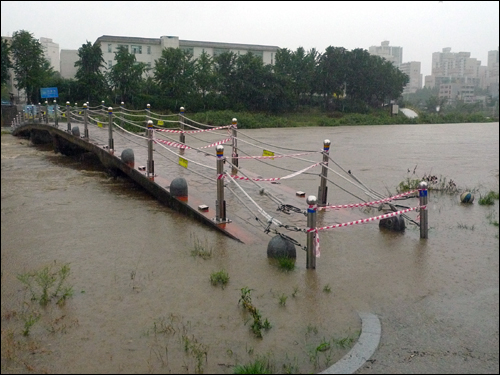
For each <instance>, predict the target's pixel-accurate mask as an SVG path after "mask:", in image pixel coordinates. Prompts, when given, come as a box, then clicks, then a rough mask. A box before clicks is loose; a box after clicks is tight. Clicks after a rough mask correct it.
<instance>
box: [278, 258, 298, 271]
mask: <svg viewBox="0 0 500 375" xmlns="http://www.w3.org/2000/svg"><path fill="white" fill-rule="evenodd" d="M276 259H277V261H278V266H279V268H280V269H281V270H283V271H293V270H294V269H295V258H291V257H288V256H281V257H278V258H276Z"/></svg>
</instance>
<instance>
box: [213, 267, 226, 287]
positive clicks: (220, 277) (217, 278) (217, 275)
mask: <svg viewBox="0 0 500 375" xmlns="http://www.w3.org/2000/svg"><path fill="white" fill-rule="evenodd" d="M210 282H211V283H212V285H214V286H216V285H218V284H221V285H222V289H224V286H225V285H226V284H227V283H228V282H229V274H228V273H227V272H226V271H225V270H220V271H218V272H212V274H211V275H210Z"/></svg>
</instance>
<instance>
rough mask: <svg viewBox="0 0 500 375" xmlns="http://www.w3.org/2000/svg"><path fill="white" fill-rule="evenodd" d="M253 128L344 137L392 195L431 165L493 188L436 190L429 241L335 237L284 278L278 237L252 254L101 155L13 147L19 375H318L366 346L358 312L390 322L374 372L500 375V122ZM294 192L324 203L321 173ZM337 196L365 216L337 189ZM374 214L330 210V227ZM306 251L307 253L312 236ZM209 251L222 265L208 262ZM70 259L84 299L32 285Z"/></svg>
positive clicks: (363, 234) (5, 153)
mask: <svg viewBox="0 0 500 375" xmlns="http://www.w3.org/2000/svg"><path fill="white" fill-rule="evenodd" d="M242 132H246V133H247V134H249V135H251V136H252V137H254V138H255V139H259V140H262V141H264V142H269V143H271V144H280V145H286V146H287V147H290V148H293V149H306V150H311V149H319V148H321V146H322V142H323V140H324V139H327V138H328V139H330V140H331V141H332V147H331V155H332V157H333V158H334V159H335V160H336V161H337V162H338V163H339V165H341V166H343V167H344V168H345V169H350V170H351V171H352V173H353V174H355V175H356V177H358V178H359V179H360V180H362V181H363V182H364V183H365V184H366V185H367V186H369V187H370V188H372V189H374V190H376V191H379V192H381V193H383V194H384V195H386V196H388V194H393V193H395V192H396V186H397V184H398V183H399V182H400V181H401V180H403V179H404V178H406V177H412V176H413V173H412V172H413V170H414V169H415V168H416V174H417V175H419V176H422V175H423V174H424V173H432V174H434V175H437V176H438V177H441V176H443V177H446V178H447V179H450V178H451V179H453V180H454V182H455V183H456V184H457V186H458V187H459V188H462V189H465V188H468V189H476V193H475V195H476V201H475V202H474V204H473V205H463V204H460V203H459V200H458V196H457V195H448V194H441V193H431V194H430V197H429V201H430V204H429V225H430V231H429V239H428V240H421V239H420V238H419V230H418V228H416V227H415V226H413V225H411V224H407V226H408V227H407V230H406V231H405V232H404V233H392V232H387V231H381V230H380V229H379V227H378V223H369V224H364V225H359V226H353V227H349V228H341V229H335V230H331V231H324V232H320V235H319V236H320V244H321V257H320V258H318V259H317V268H316V270H306V268H305V263H306V262H305V252H304V251H302V250H300V249H297V251H298V256H297V262H296V269H295V270H293V271H291V272H283V271H281V270H280V269H279V268H278V267H277V266H276V264H274V263H273V262H270V261H269V260H268V259H267V257H266V247H267V241H268V240H269V239H270V238H271V235H269V236H267V237H266V236H265V235H264V236H263V238H267V240H264V241H263V240H256V241H255V243H252V244H242V243H239V242H237V241H234V240H231V239H229V238H227V237H225V236H223V235H222V234H220V233H218V232H215V231H213V230H212V229H210V228H207V227H206V226H203V225H201V224H199V223H197V222H195V221H193V220H191V219H188V218H186V217H184V216H182V215H180V214H178V213H177V212H174V211H172V210H170V209H168V208H166V207H164V206H162V205H160V204H159V203H158V202H156V201H155V200H154V199H153V198H151V197H150V196H149V195H147V194H146V193H144V192H142V191H141V190H140V189H138V188H136V187H135V185H134V184H133V183H131V182H129V181H127V180H126V179H122V178H118V179H113V178H111V177H109V176H108V175H107V174H106V172H105V171H104V170H103V169H102V168H101V167H100V166H99V165H98V164H96V163H95V161H93V160H91V159H90V160H88V159H85V160H78V159H73V158H69V157H65V156H62V155H60V154H54V152H53V151H52V150H51V149H48V148H43V147H34V146H31V145H29V142H28V141H26V140H22V139H18V138H15V137H12V136H11V135H2V185H1V194H2V210H1V214H2V216H1V217H2V232H1V233H2V234H1V236H2V240H1V241H2V250H1V254H2V263H1V264H2V266H1V267H2V268H1V269H2V283H1V288H2V289H1V290H2V291H1V293H2V294H1V297H2V307H1V309H2V311H1V313H2V315H1V316H2V373H23V372H30V371H36V372H49V373H68V372H69V373H94V372H100V373H119V372H123V373H127V372H139V373H145V372H152V373H164V372H172V373H179V372H180V373H196V372H205V373H232V372H233V371H234V366H235V365H239V364H246V363H249V362H251V361H253V360H255V359H256V358H263V357H264V358H266V360H267V361H268V362H269V363H271V364H273V365H274V372H277V373H281V372H300V373H311V372H317V371H320V370H322V369H324V368H326V367H328V366H329V365H330V364H332V363H334V362H335V361H336V360H338V359H339V358H341V357H342V356H343V355H344V354H345V353H346V352H347V351H348V349H349V347H350V345H352V343H353V342H355V340H356V338H357V335H358V334H359V330H360V329H361V322H360V320H359V317H358V314H357V312H358V311H366V312H371V313H374V314H376V315H378V316H379V317H380V319H381V322H382V339H381V345H380V348H379V351H378V353H376V355H375V359H377V360H376V361H374V363H373V364H369V366H368V367H366V368H364V369H361V370H360V372H363V371H366V372H379V373H387V372H394V373H398V372H406V373H409V372H430V371H438V372H456V373H461V372H468V373H473V372H486V373H488V372H495V371H496V372H498V317H499V314H498V271H499V269H498V226H495V225H494V223H495V222H496V223H497V225H498V220H499V219H498V212H499V208H498V207H499V206H498V200H497V201H495V204H494V205H493V206H480V205H478V204H477V200H478V198H479V194H480V193H482V194H485V193H487V192H488V191H489V190H494V191H496V192H498V190H499V180H498V173H499V166H498V164H499V151H498V123H496V124H455V125H428V126H426V125H419V126H376V127H368V126H367V127H339V128H314V129H311V128H308V129H266V130H254V131H242ZM252 142H254V141H252ZM240 147H242V146H240ZM269 148H271V146H269ZM249 152H250V153H251V150H249ZM304 158H305V159H307V158H309V156H305V157H304ZM311 159H312V157H311ZM316 159H317V157H316ZM242 162H243V161H242ZM296 162H297V161H296V160H295V161H293V160H289V161H285V162H284V163H283V164H281V167H282V168H283V169H282V170H281V171H276V169H274V168H273V167H271V166H270V165H268V164H264V163H261V162H257V161H245V163H246V164H245V167H247V168H248V169H249V170H250V169H252V168H254V164H255V168H257V170H258V173H259V174H261V175H263V176H265V177H275V176H276V175H278V176H282V175H284V174H287V173H289V172H286V170H287V169H290V170H297V169H300V168H303V167H304V166H306V165H307V162H304V163H302V164H301V165H300V166H298V167H297V164H296ZM294 163H295V164H294ZM408 169H409V170H410V173H407V171H408ZM329 177H330V178H331V179H332V180H334V181H335V182H337V183H338V184H339V185H341V186H343V187H344V188H345V189H346V190H349V191H352V192H354V193H355V194H356V195H358V196H361V197H363V199H368V200H370V198H367V197H366V196H365V195H363V193H362V192H361V191H359V190H355V189H354V188H352V187H351V185H349V184H348V183H344V181H343V180H342V179H341V178H340V177H337V176H336V175H333V174H330V175H329ZM283 185H285V182H283ZM286 185H287V186H289V187H290V189H292V190H293V191H295V190H302V191H305V192H306V193H307V194H308V195H309V194H316V193H317V187H318V178H317V175H316V176H314V175H302V176H299V177H298V178H296V179H290V180H287V181H286ZM278 188H279V185H273V189H278ZM227 199H228V207H231V205H232V206H233V207H234V205H235V203H233V201H232V198H230V197H228V198H227ZM256 199H257V198H256ZM258 199H259V202H263V198H262V197H260V198H258ZM329 200H330V203H334V204H346V203H358V200H357V199H356V198H355V197H353V196H351V195H349V194H347V193H346V192H344V191H342V190H341V189H339V188H337V187H335V186H331V185H330V186H329ZM403 204H407V205H408V206H413V205H417V202H410V201H408V202H406V201H405V203H403ZM229 209H230V208H228V210H229ZM266 209H268V210H269V212H272V211H273V210H275V206H273V205H272V204H271V205H269V206H268V207H266ZM242 211H244V210H242ZM374 215H377V213H376V212H375V211H372V212H368V211H363V210H361V209H357V210H355V211H353V212H349V213H340V212H332V213H324V214H319V215H318V226H319V225H325V226H326V225H330V224H333V223H338V222H343V220H352V219H357V218H361V217H369V216H374ZM238 216H241V217H245V214H243V213H242V212H238ZM250 216H251V215H249V217H250ZM412 218H413V219H416V214H414V215H412ZM301 220H304V219H302V218H299V219H295V221H296V222H300V221H301ZM303 224H304V223H303ZM303 224H302V225H303ZM249 225H254V224H253V223H250V222H249ZM301 236H302V237H301ZM294 238H296V239H297V240H298V241H299V242H301V243H305V235H303V234H294ZM197 244H198V245H200V244H201V245H202V247H203V248H204V249H208V250H212V256H211V257H210V258H209V259H202V258H201V257H193V256H192V255H191V252H192V250H193V249H194V248H195V247H196V245H197ZM64 264H69V266H70V269H71V273H70V276H69V277H68V279H67V280H66V284H67V285H70V286H72V288H73V295H72V296H71V297H70V298H68V299H67V301H66V303H65V304H64V305H61V306H58V305H56V304H55V301H51V303H49V304H48V305H47V306H46V307H41V306H40V304H39V303H38V302H37V301H31V300H30V296H31V295H30V293H29V291H27V290H25V288H24V287H23V284H22V283H21V282H20V281H19V279H18V275H23V274H26V273H28V272H32V271H40V270H42V269H43V268H44V267H50V269H51V270H58V269H59V268H60V267H61V266H62V265H64ZM220 270H225V271H227V273H228V274H229V277H230V279H229V283H228V284H227V286H226V287H225V288H224V289H222V288H221V287H214V286H213V285H211V283H210V275H211V274H212V273H213V272H216V271H220ZM242 288H249V289H251V292H250V293H251V298H252V303H253V305H254V306H255V307H256V308H257V309H258V310H259V312H260V313H261V315H262V320H265V319H268V321H269V322H270V323H271V325H272V327H271V328H270V329H269V330H263V331H262V336H263V337H262V338H257V337H256V336H255V335H254V334H253V333H252V331H251V329H250V326H251V325H252V322H253V319H252V317H251V315H250V314H249V313H248V312H247V311H245V310H244V309H243V307H242V305H241V304H238V301H239V299H240V297H241V289H242ZM284 300H285V301H284ZM280 301H281V303H280ZM37 319H38V320H37ZM33 320H36V322H35V323H33V324H32V325H30V324H28V323H29V322H30V321H33ZM26 327H28V328H26ZM26 330H28V333H29V334H28V335H27V336H24V335H23V331H24V332H25V331H26ZM326 343H329V345H325V344H326ZM343 344H345V347H343ZM325 348H327V349H326V350H324V349H325ZM415 353H416V354H415ZM422 353H424V354H422ZM377 355H379V357H377ZM415 366H416V367H415ZM478 366H479V367H478Z"/></svg>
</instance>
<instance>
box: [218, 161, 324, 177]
mask: <svg viewBox="0 0 500 375" xmlns="http://www.w3.org/2000/svg"><path fill="white" fill-rule="evenodd" d="M320 164H321V162H319V163H316V164H313V165H310V166H309V167H306V168H304V169H301V170H300V171H297V172H294V173H292V174H289V175H287V176H284V177H273V178H249V177H243V176H236V175H231V178H234V179H236V180H246V181H250V180H252V181H278V180H286V179H287V178H292V177H295V176H298V175H299V174H301V173H304V172H305V171H307V170H309V169H311V168H313V167H316V166H318V165H320ZM224 177H225V174H223V173H221V174H219V175H217V179H218V180H220V179H221V178H224Z"/></svg>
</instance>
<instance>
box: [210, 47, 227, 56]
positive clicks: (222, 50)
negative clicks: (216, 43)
mask: <svg viewBox="0 0 500 375" xmlns="http://www.w3.org/2000/svg"><path fill="white" fill-rule="evenodd" d="M225 52H229V50H228V49H227V48H214V57H217V56H219V55H222V54H223V53H225Z"/></svg>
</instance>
